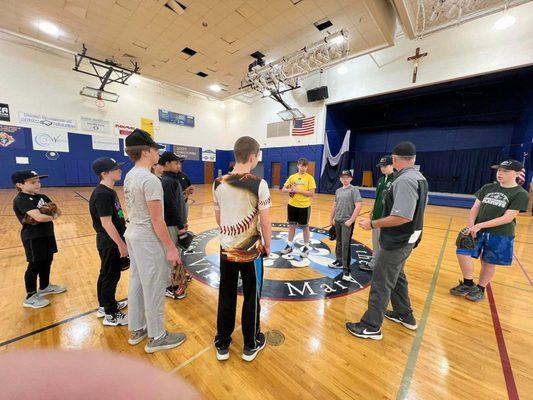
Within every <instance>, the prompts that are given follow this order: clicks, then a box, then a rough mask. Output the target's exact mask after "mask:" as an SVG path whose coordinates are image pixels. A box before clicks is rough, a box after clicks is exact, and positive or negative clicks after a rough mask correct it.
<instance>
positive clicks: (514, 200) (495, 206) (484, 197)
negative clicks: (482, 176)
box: [475, 182, 529, 236]
mask: <svg viewBox="0 0 533 400" xmlns="http://www.w3.org/2000/svg"><path fill="white" fill-rule="evenodd" d="M475 196H476V198H477V199H478V200H479V201H480V202H481V206H480V207H479V213H478V215H477V218H476V224H479V223H481V222H486V221H490V220H491V219H494V218H499V217H502V216H503V214H505V211H507V210H518V211H527V203H528V200H529V199H528V194H527V192H526V191H525V190H524V189H523V188H522V187H521V186H515V187H512V188H504V187H501V185H500V184H499V183H498V182H494V183H489V184H487V185H485V186H483V187H482V188H481V189H479V190H478V191H477V192H476V194H475ZM515 225H516V221H515V220H514V219H513V220H512V221H511V222H509V223H507V224H504V225H500V226H495V227H493V228H486V229H482V230H481V232H488V233H491V234H494V235H501V236H514V228H515Z"/></svg>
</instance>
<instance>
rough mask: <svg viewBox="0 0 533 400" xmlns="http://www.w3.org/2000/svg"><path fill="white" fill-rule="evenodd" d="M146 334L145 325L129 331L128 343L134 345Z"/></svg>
mask: <svg viewBox="0 0 533 400" xmlns="http://www.w3.org/2000/svg"><path fill="white" fill-rule="evenodd" d="M146 336H148V330H147V329H146V327H145V328H142V329H139V330H136V331H130V337H129V339H128V343H129V344H131V345H132V346H135V345H137V344H139V343H141V342H142V341H143V339H144V338H145V337H146Z"/></svg>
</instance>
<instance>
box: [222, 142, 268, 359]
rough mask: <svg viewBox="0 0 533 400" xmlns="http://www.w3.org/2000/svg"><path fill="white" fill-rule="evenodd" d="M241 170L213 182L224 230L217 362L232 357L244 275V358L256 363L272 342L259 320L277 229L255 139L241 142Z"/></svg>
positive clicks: (236, 149) (238, 149) (237, 167)
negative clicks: (258, 171) (265, 261)
mask: <svg viewBox="0 0 533 400" xmlns="http://www.w3.org/2000/svg"><path fill="white" fill-rule="evenodd" d="M234 152H235V161H236V164H235V168H234V169H233V171H232V173H231V174H230V175H224V176H222V177H220V178H218V179H217V180H216V181H215V182H214V184H213V197H214V203H215V217H216V221H217V225H218V226H219V227H220V288H219V297H218V316H217V334H216V337H215V346H216V349H217V359H218V360H220V361H222V360H227V359H228V358H229V346H230V343H231V334H232V333H233V330H234V328H235V311H236V307H237V290H238V287H237V286H238V279H239V273H240V275H241V279H242V292H243V295H244V303H243V306H242V307H243V310H242V333H243V336H244V351H243V354H242V359H243V360H245V361H253V360H254V359H255V357H256V356H257V353H259V351H261V350H262V349H263V348H264V347H265V344H266V339H265V335H264V334H263V333H261V329H260V322H259V316H260V313H261V306H260V304H259V300H260V297H261V288H262V284H263V255H264V254H269V253H270V240H271V232H272V227H271V224H270V215H269V208H270V205H271V200H270V192H269V190H268V185H267V183H266V181H265V180H263V179H261V178H259V177H257V176H255V175H252V174H251V173H250V171H251V170H252V169H253V168H255V166H256V165H257V162H258V157H259V143H257V141H256V140H255V139H253V138H251V137H249V136H243V137H241V138H240V139H238V140H237V142H236V143H235V147H234Z"/></svg>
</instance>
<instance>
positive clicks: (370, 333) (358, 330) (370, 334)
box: [346, 322, 383, 340]
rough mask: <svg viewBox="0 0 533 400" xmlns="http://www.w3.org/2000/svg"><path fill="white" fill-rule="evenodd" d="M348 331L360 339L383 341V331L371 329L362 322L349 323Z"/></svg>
mask: <svg viewBox="0 0 533 400" xmlns="http://www.w3.org/2000/svg"><path fill="white" fill-rule="evenodd" d="M346 329H348V332H350V333H351V334H352V335H354V336H357V337H359V338H363V339H372V340H381V339H383V335H382V334H381V329H378V330H377V331H376V330H374V328H369V327H367V326H366V325H363V324H362V323H361V322H347V323H346Z"/></svg>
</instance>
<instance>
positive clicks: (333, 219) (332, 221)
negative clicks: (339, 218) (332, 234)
mask: <svg viewBox="0 0 533 400" xmlns="http://www.w3.org/2000/svg"><path fill="white" fill-rule="evenodd" d="M329 224H330V225H331V226H335V218H331V221H329Z"/></svg>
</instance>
